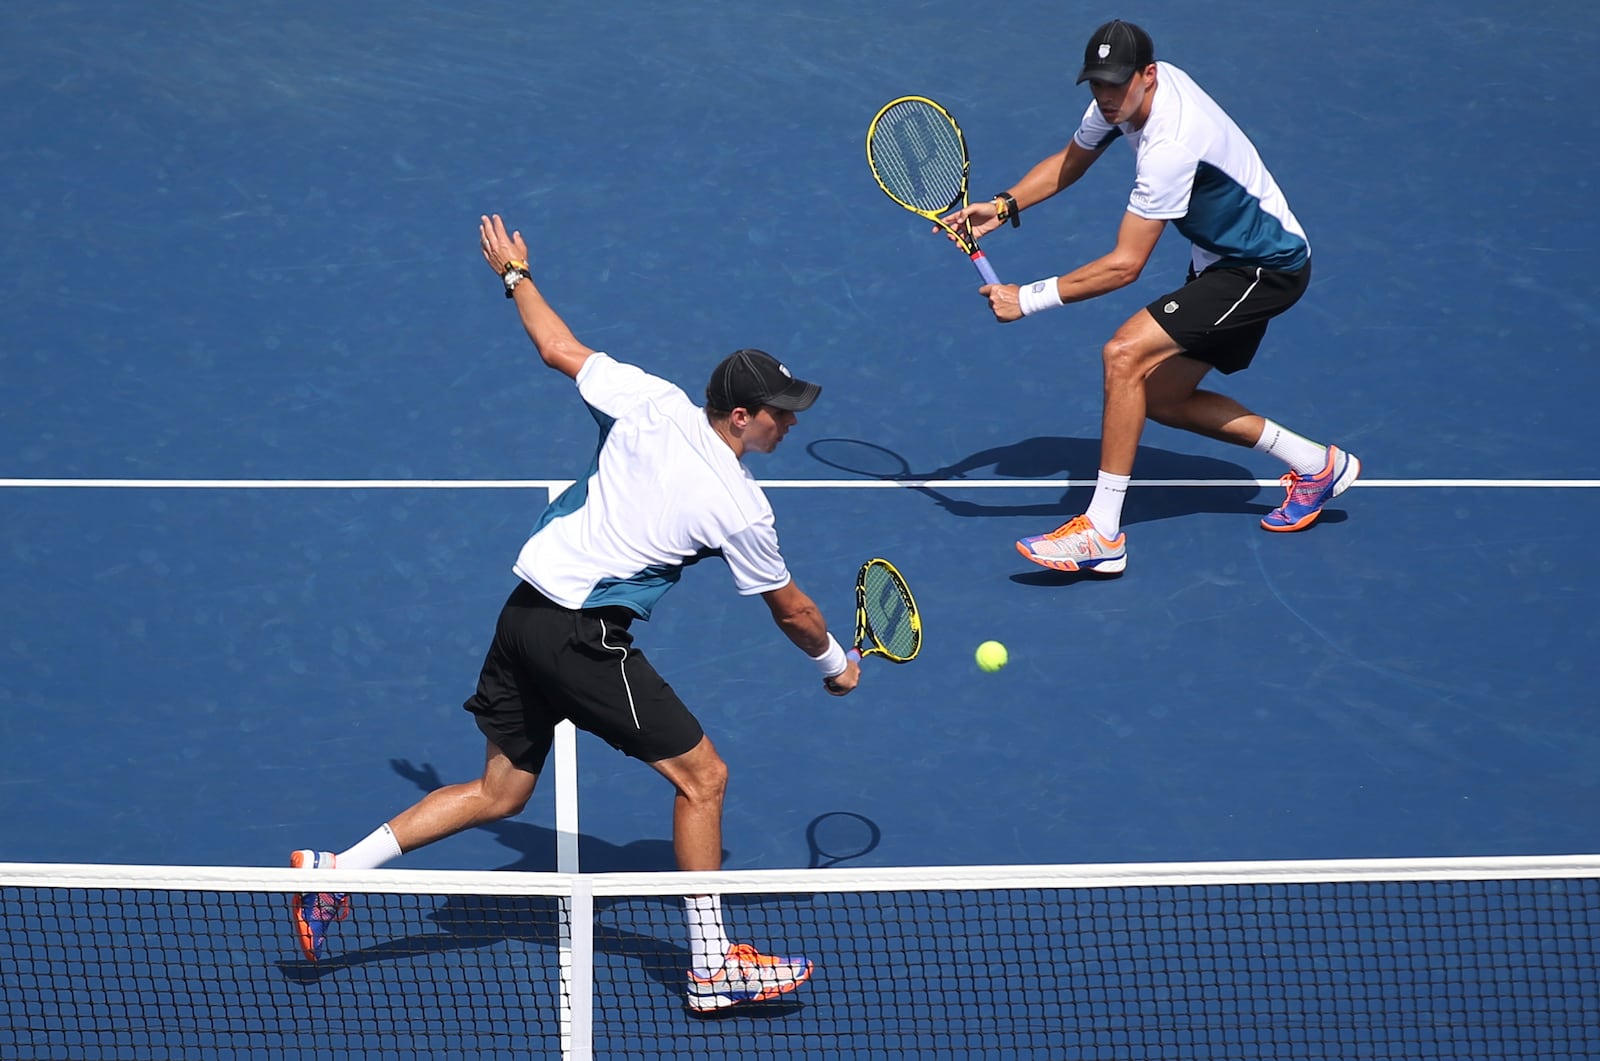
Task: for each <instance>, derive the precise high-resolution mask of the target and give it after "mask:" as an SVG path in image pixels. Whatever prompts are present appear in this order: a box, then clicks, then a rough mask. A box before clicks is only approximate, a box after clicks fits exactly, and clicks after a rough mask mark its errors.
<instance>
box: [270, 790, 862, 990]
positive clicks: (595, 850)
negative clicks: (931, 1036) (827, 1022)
mask: <svg viewBox="0 0 1600 1061" xmlns="http://www.w3.org/2000/svg"><path fill="white" fill-rule="evenodd" d="M389 765H390V766H391V767H392V768H393V769H394V771H395V773H397V774H399V775H400V776H401V777H403V778H405V779H406V780H408V781H411V782H412V783H413V784H415V785H416V786H417V787H418V788H420V789H421V790H422V791H424V792H430V791H432V790H434V789H436V788H439V787H442V785H443V781H442V779H441V778H440V777H439V774H438V772H437V771H436V770H435V769H434V767H433V765H432V764H431V763H422V764H420V765H416V764H413V763H411V762H410V761H409V760H405V759H391V760H390V764H389ZM834 813H841V812H834ZM823 817H827V816H826V815H824V816H823ZM857 817H859V816H857ZM863 820H865V819H863ZM478 828H479V829H483V830H486V831H488V832H490V833H493V834H494V835H495V837H496V839H498V840H499V842H500V843H501V844H502V845H504V846H505V847H507V848H510V849H511V850H512V851H513V852H515V853H516V855H517V857H516V860H515V861H513V862H511V863H508V864H507V865H503V866H500V867H498V868H497V869H495V870H493V871H492V872H500V873H504V872H517V873H553V872H555V871H556V843H557V833H556V830H554V829H550V828H546V827H544V826H538V825H531V824H528V823H526V822H518V821H512V820H510V819H506V820H503V821H499V822H491V823H489V824H487V825H481V826H478ZM807 835H808V839H809V838H811V833H810V832H808V834H807ZM877 837H878V832H877V826H876V825H872V845H871V846H874V847H875V846H876V844H877ZM868 850H870V848H868ZM862 853H864V852H862ZM723 857H724V858H726V857H727V852H726V851H725V852H723ZM847 857H856V856H853V855H852V856H847ZM578 859H579V865H581V866H582V867H583V868H584V870H585V871H586V872H591V873H611V872H669V871H672V870H674V869H676V863H675V861H674V856H673V850H672V841H671V840H637V841H633V842H631V843H628V844H622V845H617V844H611V843H608V842H606V841H604V840H600V839H598V838H596V837H587V836H582V835H580V836H579V838H578ZM828 864H832V863H831V862H830V863H828ZM376 898H377V897H374V899H376ZM378 901H380V902H381V901H384V900H381V899H380V900H378ZM761 903H762V897H761V896H753V895H727V896H724V898H723V904H722V905H723V909H724V910H725V911H726V912H728V913H729V914H730V917H729V927H730V929H732V930H733V931H734V933H735V935H737V934H738V925H739V924H740V923H741V918H740V915H739V913H738V911H739V908H740V907H746V906H758V905H760V904H761ZM640 906H649V907H658V908H659V909H658V910H652V911H650V912H649V913H647V914H645V915H643V916H644V917H645V918H646V919H647V920H648V921H649V922H650V923H651V924H661V925H663V926H672V928H673V929H674V930H676V931H679V932H680V934H681V926H682V922H683V900H682V899H681V898H679V897H677V896H653V895H650V896H627V897H620V898H619V897H611V896H596V897H595V898H594V909H595V920H596V924H595V931H594V949H595V952H596V954H603V955H614V956H616V957H619V958H625V959H628V960H629V961H630V962H631V963H632V964H634V965H635V966H637V968H638V969H639V970H641V971H642V972H643V973H644V975H645V976H647V977H648V978H649V979H651V980H654V981H655V982H657V983H659V984H661V985H662V986H663V987H665V988H666V989H667V990H668V991H669V992H670V993H671V994H673V995H674V996H676V997H679V998H681V995H682V992H683V983H684V970H685V969H687V968H688V967H689V952H688V951H687V950H686V949H685V948H684V947H683V946H682V944H681V943H676V942H669V941H667V940H664V939H661V938H659V937H657V936H653V935H645V934H642V933H638V932H634V931H631V930H629V929H627V928H624V927H622V926H620V925H617V924H614V923H609V924H608V923H607V921H606V917H605V915H606V913H607V912H615V913H618V914H623V913H624V911H625V910H626V909H627V908H630V907H631V908H634V909H637V908H638V907H640ZM561 913H562V907H561V901H560V900H559V899H558V898H556V897H553V896H539V895H528V896H505V895H457V896H448V897H446V898H445V899H444V901H443V902H442V903H441V904H440V905H439V906H438V907H437V908H436V909H434V910H433V911H432V912H431V913H429V914H427V915H426V919H427V920H428V921H429V922H431V923H432V924H433V925H434V927H435V929H436V931H432V932H425V933H415V934H412V935H409V936H405V937H401V938H397V939H390V940H385V941H384V942H382V943H377V944H374V945H371V946H365V947H359V948H357V949H355V950H350V951H344V952H339V953H333V954H329V955H328V956H326V957H324V958H323V959H322V960H321V961H317V962H309V961H304V960H280V961H279V962H278V963H277V966H278V969H279V971H280V972H281V973H282V974H283V976H284V978H285V979H287V980H290V981H291V982H294V983H299V984H314V983H316V982H318V981H321V980H322V979H324V978H326V977H329V976H336V975H338V974H339V973H340V972H342V971H344V970H347V969H351V968H355V967H358V966H362V965H367V964H371V963H374V962H395V961H408V960H414V959H416V958H417V957H419V956H423V955H427V954H438V953H446V952H452V951H461V950H469V949H475V948H479V947H492V946H496V945H498V944H501V943H506V942H509V941H512V940H515V941H519V942H522V943H525V944H532V945H535V946H543V947H548V948H550V949H551V950H552V951H557V950H559V948H560V946H561ZM356 916H359V914H357V915H356ZM624 916H626V915H624ZM632 916H634V917H636V918H637V917H640V916H641V915H639V914H634V915H632ZM743 920H744V921H746V923H749V922H750V921H752V920H755V919H743ZM336 938H337V937H335V939H336ZM773 942H775V943H776V942H780V941H773ZM549 967H550V968H555V963H554V958H553V957H552V961H551V963H550V966H549ZM804 1005H805V1001H804V999H803V998H791V997H790V996H784V997H783V998H780V999H775V1000H773V1001H770V1002H761V1003H745V1004H742V1005H740V1006H736V1007H732V1008H730V1009H728V1010H724V1011H720V1012H718V1013H714V1014H704V1015H702V1014H693V1015H692V1016H694V1017H695V1018H696V1019H702V1020H704V1019H713V1020H723V1019H728V1018H730V1017H735V1018H737V1017H743V1018H762V1017H767V1018H771V1017H781V1016H784V1015H786V1014H790V1013H794V1012H797V1011H799V1010H801V1009H803V1008H804Z"/></svg>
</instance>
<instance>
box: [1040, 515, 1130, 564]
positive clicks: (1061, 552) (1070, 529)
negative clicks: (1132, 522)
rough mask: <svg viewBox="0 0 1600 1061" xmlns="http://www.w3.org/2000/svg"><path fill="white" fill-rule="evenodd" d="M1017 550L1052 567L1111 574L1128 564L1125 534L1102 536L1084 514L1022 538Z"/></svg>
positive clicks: (1126, 537)
mask: <svg viewBox="0 0 1600 1061" xmlns="http://www.w3.org/2000/svg"><path fill="white" fill-rule="evenodd" d="M1017 552H1019V553H1021V554H1022V555H1023V556H1025V557H1027V558H1028V559H1029V560H1032V561H1033V562H1034V563H1036V564H1038V565H1039V566H1040V567H1048V568H1050V569H1051V570H1052V571H1095V572H1098V573H1100V574H1106V575H1114V574H1116V573H1117V572H1119V571H1122V570H1123V569H1124V568H1126V567H1127V566H1128V536H1127V535H1126V534H1119V535H1117V536H1116V538H1115V539H1111V538H1103V537H1101V536H1100V532H1099V531H1097V530H1095V529H1094V524H1093V523H1090V522H1089V517H1088V516H1073V517H1072V518H1071V519H1070V520H1068V521H1067V522H1065V523H1063V524H1062V525H1061V526H1059V527H1057V528H1056V529H1055V530H1053V531H1051V532H1050V533H1049V534H1035V535H1034V536H1033V537H1031V538H1023V539H1022V540H1021V541H1019V542H1017Z"/></svg>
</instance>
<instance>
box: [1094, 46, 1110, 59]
mask: <svg viewBox="0 0 1600 1061" xmlns="http://www.w3.org/2000/svg"><path fill="white" fill-rule="evenodd" d="M1097 54H1098V55H1099V56H1100V58H1102V59H1104V58H1105V57H1106V56H1108V55H1110V54H1111V45H1109V44H1102V45H1100V51H1099V52H1098V53H1097Z"/></svg>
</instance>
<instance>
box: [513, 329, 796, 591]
mask: <svg viewBox="0 0 1600 1061" xmlns="http://www.w3.org/2000/svg"><path fill="white" fill-rule="evenodd" d="M577 383H578V393H579V394H580V395H581V396H582V397H583V400H584V402H585V404H587V405H588V406H589V411H590V412H591V413H592V414H593V415H594V418H595V420H596V422H598V423H599V425H600V446H599V449H598V450H597V452H596V453H595V458H594V462H593V463H592V464H591V465H590V466H589V468H588V470H587V471H586V472H585V473H584V475H583V477H582V478H581V479H579V480H577V481H576V482H575V483H573V485H572V486H570V487H569V488H568V489H567V490H565V491H564V492H563V493H562V494H561V496H560V497H558V498H556V499H555V500H554V501H552V502H551V503H550V506H549V508H547V509H545V512H544V514H543V515H542V516H541V517H540V519H539V523H538V526H536V527H535V528H534V530H533V534H532V536H530V537H529V538H528V540H527V543H526V544H524V545H523V547H522V551H521V553H519V554H518V556H517V562H516V564H515V565H514V566H513V568H512V569H513V570H514V571H515V572H516V573H517V576H518V577H519V578H521V579H522V580H523V581H525V582H527V583H528V584H529V585H531V586H533V587H534V588H535V589H537V590H538V591H539V592H540V593H543V594H544V595H545V596H546V597H549V598H550V599H551V600H553V601H555V602H556V603H557V604H560V605H562V606H563V607H567V608H598V607H605V606H612V605H620V606H622V607H624V608H628V609H630V610H631V611H633V612H634V613H635V614H636V615H638V616H639V617H640V618H643V619H648V618H649V617H650V610H651V608H652V607H654V606H655V603H656V601H657V600H659V599H660V597H661V595H662V594H663V593H665V592H666V591H667V590H669V589H671V588H672V586H673V584H674V583H676V582H677V581H678V578H679V576H680V575H681V574H682V573H683V569H684V568H685V567H686V566H688V565H689V564H692V563H695V562H696V561H698V560H701V559H704V558H705V557H707V556H721V557H722V558H723V560H725V561H726V562H727V565H728V569H729V570H730V571H731V572H732V573H733V583H734V586H735V588H737V589H738V591H739V592H740V593H741V594H745V595H750V594H756V593H766V592H767V591H769V590H774V589H781V588H782V587H783V586H785V585H787V584H788V583H789V569H788V567H787V565H785V564H784V561H783V556H782V555H781V554H780V553H779V551H778V532H777V527H776V525H775V523H774V521H773V517H772V506H771V505H770V504H769V503H768V501H767V497H766V495H765V494H764V493H762V491H761V487H760V485H759V484H758V483H757V482H756V481H755V478H754V476H752V475H751V474H750V472H749V470H748V469H746V468H745V466H744V464H743V463H742V462H741V461H740V460H739V459H738V458H736V457H735V456H734V455H733V450H731V449H729V448H728V444H727V443H726V442H724V441H723V440H722V438H721V437H720V436H719V435H718V434H717V433H716V432H715V431H714V430H712V428H711V424H710V423H709V422H708V421H707V420H706V414H705V411H704V410H703V409H701V408H699V407H698V406H696V405H695V404H694V403H693V402H692V401H690V400H689V396H688V395H686V394H685V393H684V392H683V391H682V390H680V389H679V388H678V387H676V386H674V385H673V384H671V383H669V382H667V381H666V380H664V379H659V378H657V377H655V376H652V375H650V374H649V373H648V372H645V371H643V370H642V369H639V368H637V367H635V366H633V365H627V364H623V363H622V362H620V361H616V360H614V359H612V358H611V357H610V356H609V355H607V354H599V353H597V354H594V355H593V356H591V357H590V358H589V359H588V360H587V361H585V362H584V364H583V367H582V368H581V369H579V370H578V379H577Z"/></svg>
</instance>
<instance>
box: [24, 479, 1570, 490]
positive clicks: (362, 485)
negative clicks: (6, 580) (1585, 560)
mask: <svg viewBox="0 0 1600 1061" xmlns="http://www.w3.org/2000/svg"><path fill="white" fill-rule="evenodd" d="M759 481H760V483H761V486H762V487H763V488H764V489H768V490H874V489H891V490H892V489H938V490H957V489H972V490H1004V489H1046V490H1048V489H1060V488H1062V487H1072V486H1093V485H1094V484H1095V480H1093V479H763V480H759ZM571 485H572V480H571V479H0V488H4V487H12V488H33V489H40V488H43V489H132V490H535V489H543V490H551V491H561V490H565V489H566V488H567V487H568V486H571ZM1130 485H1132V486H1212V487H1218V486H1278V485H1279V482H1278V480H1277V479H1135V480H1133V482H1132V483H1131V484H1130ZM1351 487H1352V489H1357V488H1363V487H1367V488H1383V487H1399V488H1412V489H1421V488H1427V489H1438V488H1444V489H1449V488H1454V487H1488V488H1493V489H1507V488H1512V489H1514V488H1519V487H1526V488H1532V489H1545V490H1592V489H1594V488H1596V487H1600V479H1360V480H1357V481H1356V482H1354V483H1352V484H1351Z"/></svg>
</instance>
